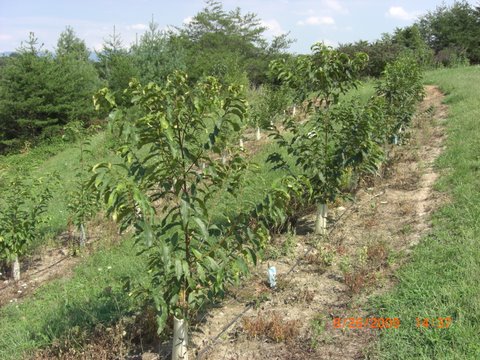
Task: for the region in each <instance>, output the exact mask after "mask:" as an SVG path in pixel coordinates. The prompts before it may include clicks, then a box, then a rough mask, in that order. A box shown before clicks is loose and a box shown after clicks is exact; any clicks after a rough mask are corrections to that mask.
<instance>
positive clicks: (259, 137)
mask: <svg viewBox="0 0 480 360" xmlns="http://www.w3.org/2000/svg"><path fill="white" fill-rule="evenodd" d="M261 138H262V134H261V132H260V127H259V126H257V132H256V133H255V139H257V141H258V140H260V139H261Z"/></svg>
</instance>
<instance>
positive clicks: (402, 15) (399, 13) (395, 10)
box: [385, 6, 419, 21]
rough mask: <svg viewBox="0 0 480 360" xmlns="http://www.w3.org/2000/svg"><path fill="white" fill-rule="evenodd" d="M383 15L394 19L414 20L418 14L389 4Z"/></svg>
mask: <svg viewBox="0 0 480 360" xmlns="http://www.w3.org/2000/svg"><path fill="white" fill-rule="evenodd" d="M385 15H386V16H387V17H391V18H394V19H399V20H404V21H409V20H414V19H415V18H416V17H417V16H418V15H419V14H418V13H417V12H408V11H406V10H405V9H404V8H403V7H401V6H390V9H388V11H387V12H386V13H385Z"/></svg>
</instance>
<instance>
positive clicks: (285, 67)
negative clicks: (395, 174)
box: [269, 43, 368, 234]
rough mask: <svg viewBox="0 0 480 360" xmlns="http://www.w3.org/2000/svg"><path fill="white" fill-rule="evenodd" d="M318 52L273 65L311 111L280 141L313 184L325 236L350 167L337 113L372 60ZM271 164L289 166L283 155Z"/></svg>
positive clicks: (319, 48)
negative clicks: (342, 157)
mask: <svg viewBox="0 0 480 360" xmlns="http://www.w3.org/2000/svg"><path fill="white" fill-rule="evenodd" d="M312 51H313V54H312V55H309V56H299V57H297V59H296V60H295V61H294V62H293V63H287V62H285V61H275V62H273V63H272V64H271V69H272V72H273V73H274V74H277V77H278V79H279V80H281V81H283V82H284V83H285V84H287V85H289V86H291V87H292V88H294V89H295V91H296V92H297V93H298V97H299V99H300V100H301V101H302V102H303V101H306V102H307V109H308V110H309V111H310V116H309V117H308V118H307V121H306V122H305V123H304V124H300V123H298V122H297V121H294V120H293V119H292V118H287V119H286V121H285V122H284V128H285V130H286V131H287V134H289V135H291V136H289V135H286V134H281V133H280V132H279V131H278V130H276V132H275V138H276V139H277V140H278V142H279V144H280V145H281V146H283V147H285V148H286V149H287V151H288V153H289V154H290V155H292V156H293V157H294V159H295V160H296V164H297V165H298V166H299V167H300V168H301V171H302V172H303V174H304V175H305V176H306V177H307V178H308V179H309V181H310V183H311V185H312V187H313V189H314V191H315V193H314V194H313V200H314V201H315V203H316V204H317V209H318V211H317V220H316V225H315V232H316V233H317V234H325V233H326V214H327V203H328V202H332V201H334V200H335V198H336V196H337V195H338V194H339V192H340V179H341V176H342V174H343V170H344V161H341V162H340V161H338V160H339V159H338V156H336V154H337V149H338V148H339V147H340V148H341V147H342V146H343V145H342V144H341V142H340V136H339V131H340V127H339V124H338V123H336V121H335V120H336V116H335V115H336V113H335V112H333V111H331V107H332V106H333V105H335V104H337V103H338V101H339V98H340V95H341V94H344V93H346V92H347V91H348V90H349V89H351V88H352V87H355V86H356V84H357V81H358V80H357V78H358V76H359V72H360V70H361V69H362V68H363V67H364V66H365V64H366V62H367V60H368V57H367V55H366V54H362V53H360V54H357V55H356V56H355V57H354V58H350V57H349V56H348V55H346V54H344V53H340V52H338V51H336V50H333V49H332V48H329V47H327V46H325V45H323V44H321V43H318V44H315V45H313V47H312ZM269 160H270V161H272V162H274V163H277V166H286V162H285V160H284V159H283V158H282V156H281V155H280V154H278V153H274V154H272V155H271V156H270V157H269Z"/></svg>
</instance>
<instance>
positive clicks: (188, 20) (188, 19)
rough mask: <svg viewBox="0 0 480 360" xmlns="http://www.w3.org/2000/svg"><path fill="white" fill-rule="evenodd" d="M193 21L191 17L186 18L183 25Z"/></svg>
mask: <svg viewBox="0 0 480 360" xmlns="http://www.w3.org/2000/svg"><path fill="white" fill-rule="evenodd" d="M192 20H193V17H191V16H189V17H186V18H185V19H183V23H184V24H190V23H191V22H192Z"/></svg>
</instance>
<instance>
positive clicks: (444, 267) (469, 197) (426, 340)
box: [373, 67, 480, 359]
mask: <svg viewBox="0 0 480 360" xmlns="http://www.w3.org/2000/svg"><path fill="white" fill-rule="evenodd" d="M425 78H426V82H427V83H428V84H436V85H439V86H440V88H441V90H442V91H443V92H444V93H445V94H446V95H447V96H446V98H445V103H446V104H448V105H449V117H448V121H447V125H446V127H447V132H448V139H447V149H446V150H445V151H444V153H443V154H442V155H441V157H440V158H439V159H438V161H437V166H438V169H439V171H440V172H441V173H442V174H443V176H442V177H441V179H440V180H439V181H438V183H437V184H436V186H437V189H438V190H440V191H442V192H445V193H447V194H448V195H449V196H450V198H451V202H449V203H448V204H447V205H445V206H443V207H442V208H441V209H440V210H439V211H437V212H436V213H435V215H434V216H433V219H432V221H433V229H432V231H431V233H430V234H429V236H427V237H426V238H425V239H423V241H422V242H421V243H420V244H419V245H418V246H417V247H416V248H415V250H414V252H413V254H412V257H411V261H410V262H409V264H408V265H406V266H405V267H404V268H402V269H401V270H400V271H399V272H398V274H397V278H398V285H397V286H396V288H395V290H393V291H392V292H391V293H388V294H386V295H384V296H382V297H380V298H377V299H375V300H374V302H373V307H374V311H376V313H380V314H383V315H384V316H391V317H399V318H400V319H401V321H402V324H401V326H400V328H399V329H398V330H395V331H392V330H389V331H383V332H382V336H381V340H380V342H379V344H378V349H377V350H378V357H379V358H385V359H479V358H480V342H479V334H480V282H479V281H478V274H479V273H480V246H479V239H480V191H479V189H480V174H479V170H480V155H479V154H480V153H479V149H480V128H479V119H480V99H479V97H478V94H480V68H479V67H468V68H456V69H443V70H436V71H431V72H427V73H426V76H425ZM449 316H450V317H452V319H453V322H452V325H451V326H450V327H449V328H448V329H447V328H421V327H420V328H417V326H416V318H417V317H419V318H439V317H443V318H445V317H449ZM437 323H438V321H437Z"/></svg>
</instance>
